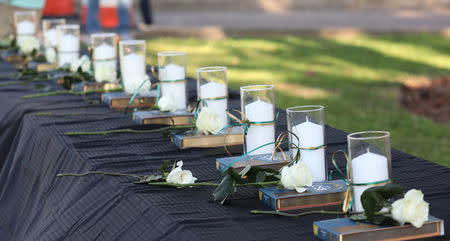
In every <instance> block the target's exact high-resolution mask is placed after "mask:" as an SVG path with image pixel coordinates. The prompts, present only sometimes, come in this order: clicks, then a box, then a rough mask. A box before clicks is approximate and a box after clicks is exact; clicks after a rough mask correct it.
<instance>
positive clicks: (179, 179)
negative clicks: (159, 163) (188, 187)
mask: <svg viewBox="0 0 450 241" xmlns="http://www.w3.org/2000/svg"><path fill="white" fill-rule="evenodd" d="M182 166H183V161H179V162H177V167H176V168H174V169H173V170H172V171H170V173H169V175H168V176H167V182H170V183H176V184H191V183H194V182H195V180H197V178H195V177H194V176H193V175H192V172H191V171H189V170H182V169H181V167H182Z"/></svg>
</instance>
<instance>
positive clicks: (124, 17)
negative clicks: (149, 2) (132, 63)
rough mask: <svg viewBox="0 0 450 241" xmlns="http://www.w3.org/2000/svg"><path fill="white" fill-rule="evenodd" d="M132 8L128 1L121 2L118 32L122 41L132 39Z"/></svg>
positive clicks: (118, 8)
mask: <svg viewBox="0 0 450 241" xmlns="http://www.w3.org/2000/svg"><path fill="white" fill-rule="evenodd" d="M130 6H131V2H130V1H128V0H119V5H118V6H117V11H118V14H119V26H118V28H117V32H119V35H120V38H121V39H122V40H130V39H132V37H131V34H130Z"/></svg>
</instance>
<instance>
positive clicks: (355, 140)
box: [347, 131, 391, 212]
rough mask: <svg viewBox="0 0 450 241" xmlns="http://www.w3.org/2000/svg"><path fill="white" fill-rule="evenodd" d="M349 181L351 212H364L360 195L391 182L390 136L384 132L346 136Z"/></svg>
mask: <svg viewBox="0 0 450 241" xmlns="http://www.w3.org/2000/svg"><path fill="white" fill-rule="evenodd" d="M347 141H348V150H349V158H350V179H351V183H352V186H353V200H354V202H353V203H354V205H353V210H354V211H355V212H362V211H364V209H363V207H362V204H361V195H362V193H363V192H364V191H365V190H366V189H368V188H370V187H374V186H382V185H385V184H386V183H389V182H390V180H391V144H390V134H389V132H386V131H364V132H357V133H352V134H349V135H348V136H347Z"/></svg>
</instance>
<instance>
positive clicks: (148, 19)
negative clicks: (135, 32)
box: [138, 0, 153, 31]
mask: <svg viewBox="0 0 450 241" xmlns="http://www.w3.org/2000/svg"><path fill="white" fill-rule="evenodd" d="M139 6H140V9H141V13H142V19H143V23H139V25H138V26H139V30H141V31H149V30H151V29H152V28H153V14H152V4H151V1H150V0H141V1H140V5H139Z"/></svg>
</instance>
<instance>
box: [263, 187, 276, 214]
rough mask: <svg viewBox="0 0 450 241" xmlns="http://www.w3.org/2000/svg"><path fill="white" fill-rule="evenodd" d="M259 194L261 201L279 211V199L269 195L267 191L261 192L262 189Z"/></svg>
mask: <svg viewBox="0 0 450 241" xmlns="http://www.w3.org/2000/svg"><path fill="white" fill-rule="evenodd" d="M259 195H260V196H259V198H260V199H261V201H262V202H263V203H264V204H266V205H267V206H268V207H270V208H272V209H273V210H275V211H278V210H277V200H276V199H275V198H274V197H272V196H270V195H268V194H267V193H264V192H261V191H259Z"/></svg>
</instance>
